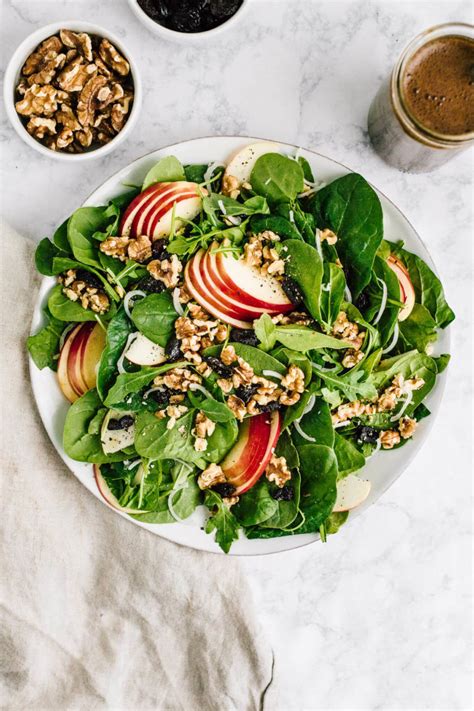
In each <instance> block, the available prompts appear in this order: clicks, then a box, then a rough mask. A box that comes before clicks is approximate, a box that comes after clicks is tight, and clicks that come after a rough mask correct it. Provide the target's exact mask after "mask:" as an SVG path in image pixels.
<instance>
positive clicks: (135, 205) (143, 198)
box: [119, 183, 170, 237]
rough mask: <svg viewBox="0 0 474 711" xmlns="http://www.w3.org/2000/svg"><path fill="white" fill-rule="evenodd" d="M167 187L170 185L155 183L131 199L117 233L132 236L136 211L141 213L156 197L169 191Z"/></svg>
mask: <svg viewBox="0 0 474 711" xmlns="http://www.w3.org/2000/svg"><path fill="white" fill-rule="evenodd" d="M169 185H170V183H156V184H154V185H150V187H148V188H147V189H146V190H144V191H143V192H142V193H140V195H137V196H136V197H135V198H133V200H132V202H131V203H130V205H129V206H128V207H127V209H126V210H125V212H124V214H123V217H122V219H121V221H120V228H119V233H120V234H121V235H127V236H130V237H132V236H134V235H132V225H133V222H134V221H135V220H136V218H137V214H138V211H139V210H140V211H143V210H144V209H145V208H146V206H147V205H149V204H150V202H152V201H153V200H154V199H156V198H157V195H159V194H160V193H161V192H163V191H164V190H167V189H169Z"/></svg>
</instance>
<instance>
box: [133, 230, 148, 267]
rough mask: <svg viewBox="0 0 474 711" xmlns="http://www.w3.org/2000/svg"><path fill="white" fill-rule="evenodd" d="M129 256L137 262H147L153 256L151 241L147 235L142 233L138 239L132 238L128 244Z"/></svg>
mask: <svg viewBox="0 0 474 711" xmlns="http://www.w3.org/2000/svg"><path fill="white" fill-rule="evenodd" d="M128 256H129V258H130V259H133V260H135V262H146V261H147V260H148V259H150V258H151V241H150V238H149V237H147V236H146V235H140V237H137V238H136V239H132V240H130V242H129V244H128Z"/></svg>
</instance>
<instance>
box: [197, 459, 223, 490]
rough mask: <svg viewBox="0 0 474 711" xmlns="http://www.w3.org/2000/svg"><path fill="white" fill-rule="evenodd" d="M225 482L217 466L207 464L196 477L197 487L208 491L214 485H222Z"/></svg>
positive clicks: (220, 469)
mask: <svg viewBox="0 0 474 711" xmlns="http://www.w3.org/2000/svg"><path fill="white" fill-rule="evenodd" d="M224 482H225V476H224V472H223V471H222V468H221V467H220V466H219V465H218V464H209V466H208V467H207V468H206V469H204V471H203V472H201V474H200V475H199V477H198V486H199V488H200V489H209V487H211V486H215V484H223V483H224Z"/></svg>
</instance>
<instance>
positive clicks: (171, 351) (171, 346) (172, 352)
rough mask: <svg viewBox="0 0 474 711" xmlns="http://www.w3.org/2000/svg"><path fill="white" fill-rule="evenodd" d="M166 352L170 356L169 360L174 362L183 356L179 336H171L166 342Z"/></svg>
mask: <svg viewBox="0 0 474 711" xmlns="http://www.w3.org/2000/svg"><path fill="white" fill-rule="evenodd" d="M165 354H166V355H167V357H168V362H170V363H173V362H175V361H177V360H180V358H182V357H183V354H182V352H181V341H179V340H178V339H177V338H170V340H169V341H168V343H167V344H166V348H165Z"/></svg>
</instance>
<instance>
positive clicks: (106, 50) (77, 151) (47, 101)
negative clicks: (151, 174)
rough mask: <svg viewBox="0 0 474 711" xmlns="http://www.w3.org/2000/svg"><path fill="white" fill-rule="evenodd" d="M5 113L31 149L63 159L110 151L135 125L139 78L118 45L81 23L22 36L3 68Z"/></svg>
mask: <svg viewBox="0 0 474 711" xmlns="http://www.w3.org/2000/svg"><path fill="white" fill-rule="evenodd" d="M4 99H5V106H6V109H7V115H8V117H9V119H10V121H11V123H12V125H13V127H14V128H15V130H16V131H17V133H18V134H19V136H20V137H21V138H22V139H23V140H24V141H25V142H26V143H28V144H29V145H30V146H32V147H33V148H35V149H36V150H38V151H40V152H41V153H43V154H46V155H48V156H50V157H54V158H57V159H60V160H81V159H87V158H93V157H94V158H95V157H100V156H103V155H104V154H105V153H109V152H110V151H111V150H113V148H115V147H116V146H117V144H118V143H120V142H121V141H123V140H124V138H125V137H126V136H127V135H128V133H129V132H130V131H131V130H132V128H133V125H134V124H135V123H136V120H137V118H138V113H139V109H140V105H141V82H140V79H139V76H138V73H137V69H136V65H135V63H134V61H133V59H132V58H131V57H130V54H129V53H128V51H125V50H124V48H123V45H122V43H121V42H120V40H118V39H117V38H116V37H113V36H112V35H111V34H110V33H109V32H106V31H105V30H103V29H101V28H100V27H97V26H95V25H92V24H91V23H86V22H65V23H54V24H51V25H48V26H46V27H43V28H42V29H40V30H37V31H36V32H34V33H33V34H32V35H30V36H29V37H27V38H26V39H25V40H24V41H23V42H22V44H21V45H20V46H19V47H18V48H17V50H16V51H15V53H14V54H13V56H12V58H11V60H10V62H9V65H8V67H7V70H6V72H5V82H4Z"/></svg>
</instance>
